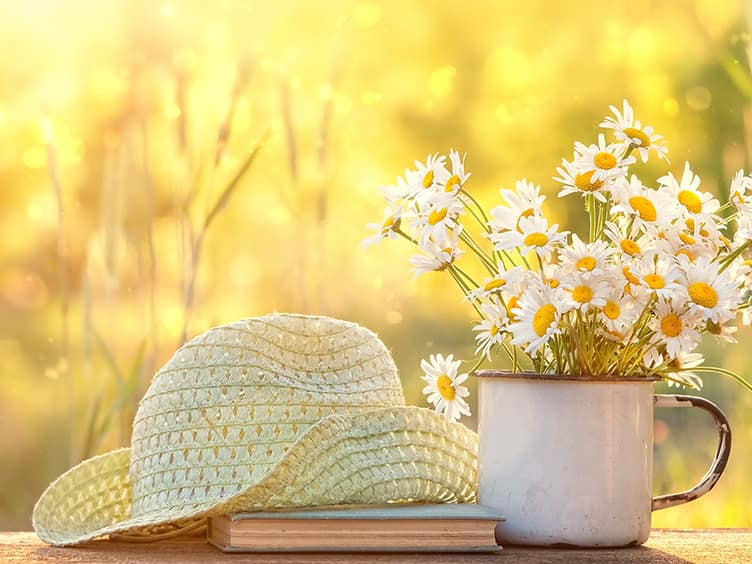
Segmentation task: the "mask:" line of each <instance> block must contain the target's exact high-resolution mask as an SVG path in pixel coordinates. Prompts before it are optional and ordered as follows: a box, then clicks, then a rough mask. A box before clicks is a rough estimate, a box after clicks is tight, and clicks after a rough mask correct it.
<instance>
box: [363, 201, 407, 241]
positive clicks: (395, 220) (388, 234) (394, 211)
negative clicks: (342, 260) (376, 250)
mask: <svg viewBox="0 0 752 564" xmlns="http://www.w3.org/2000/svg"><path fill="white" fill-rule="evenodd" d="M401 223H402V207H401V206H395V205H393V204H389V205H388V206H387V207H386V209H385V210H384V221H383V222H382V223H369V224H367V225H366V227H368V228H369V229H374V230H375V231H376V233H375V234H374V235H371V236H370V237H366V238H365V239H363V243H362V245H363V247H369V246H371V245H373V244H375V243H378V242H379V241H383V240H384V239H396V238H397V237H398V235H397V230H398V229H399V228H400V224H401Z"/></svg>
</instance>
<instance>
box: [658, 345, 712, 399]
mask: <svg viewBox="0 0 752 564" xmlns="http://www.w3.org/2000/svg"><path fill="white" fill-rule="evenodd" d="M703 362H705V359H704V358H703V356H702V355H701V354H700V353H685V352H683V353H680V354H679V355H678V356H677V357H676V358H672V359H670V360H669V361H668V368H669V370H668V372H667V374H666V380H667V384H668V386H669V387H671V386H676V387H677V388H678V387H679V386H686V387H687V388H692V389H694V390H701V389H702V378H701V377H700V376H698V375H697V374H696V373H694V372H692V368H695V367H697V366H700V365H701V364H702V363H703Z"/></svg>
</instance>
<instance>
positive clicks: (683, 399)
mask: <svg viewBox="0 0 752 564" xmlns="http://www.w3.org/2000/svg"><path fill="white" fill-rule="evenodd" d="M653 404H654V405H655V407H699V408H700V409H702V410H704V411H707V412H708V413H710V415H712V416H713V420H714V421H715V425H716V427H717V428H718V448H717V449H716V451H715V457H714V458H713V464H711V466H710V469H708V471H707V472H706V473H705V475H704V476H703V477H702V479H701V480H700V481H699V482H698V483H697V484H696V485H695V486H694V487H692V488H691V489H689V490H687V491H684V492H679V493H673V494H666V495H659V496H658V497H654V498H653V511H656V510H658V509H665V508H666V507H673V506H674V505H681V504H682V503H687V502H688V501H692V500H693V499H697V498H698V497H700V496H701V495H705V494H706V493H708V492H709V491H710V490H711V489H713V486H715V484H716V482H718V479H719V478H720V477H721V474H723V470H724V469H725V468H726V463H727V462H728V459H729V454H730V453H731V426H730V425H729V421H728V419H727V418H726V415H725V414H724V413H723V412H722V411H721V410H720V408H719V407H718V406H717V405H716V404H714V403H713V402H712V401H709V400H706V399H705V398H700V397H697V396H686V395H678V394H676V395H664V394H656V395H654V396H653Z"/></svg>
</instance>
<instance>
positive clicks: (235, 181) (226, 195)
mask: <svg viewBox="0 0 752 564" xmlns="http://www.w3.org/2000/svg"><path fill="white" fill-rule="evenodd" d="M268 138H269V130H266V132H265V133H264V134H263V135H262V136H261V139H259V141H258V142H257V143H256V145H255V146H254V147H253V149H251V152H250V153H248V156H247V157H246V159H245V161H243V164H242V165H241V166H240V168H239V169H238V171H237V172H236V173H235V176H233V178H232V180H230V182H229V183H228V184H227V186H225V189H224V190H222V194H221V195H220V196H219V198H218V199H217V201H216V202H215V204H214V206H213V207H212V209H211V211H210V212H209V213H208V214H207V216H206V220H205V221H204V231H206V230H208V229H209V226H210V225H211V223H212V222H213V221H214V218H215V217H217V215H218V214H219V212H221V211H222V209H223V208H224V207H225V206H226V205H227V202H228V201H229V200H230V198H231V197H232V195H233V194H234V193H235V190H236V189H237V187H238V185H239V184H240V181H241V180H242V179H243V177H244V176H245V174H246V173H247V172H248V170H249V169H250V168H251V165H252V164H253V161H255V160H256V156H257V155H258V154H259V152H260V151H261V149H262V148H263V146H264V144H265V143H266V141H267V139H268Z"/></svg>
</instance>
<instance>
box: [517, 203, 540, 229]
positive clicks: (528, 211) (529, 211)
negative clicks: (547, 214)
mask: <svg viewBox="0 0 752 564" xmlns="http://www.w3.org/2000/svg"><path fill="white" fill-rule="evenodd" d="M534 213H535V211H534V210H533V208H528V209H526V210H525V211H524V212H522V213H521V214H520V217H518V218H517V225H516V226H515V227H516V228H517V232H518V233H522V229H520V221H521V220H522V218H523V217H530V216H532V215H533V214H534Z"/></svg>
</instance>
